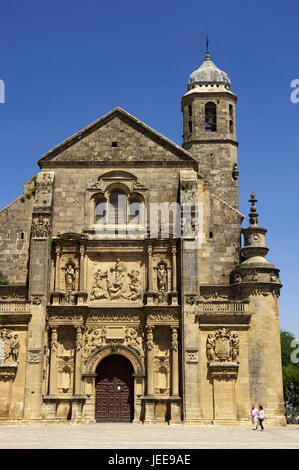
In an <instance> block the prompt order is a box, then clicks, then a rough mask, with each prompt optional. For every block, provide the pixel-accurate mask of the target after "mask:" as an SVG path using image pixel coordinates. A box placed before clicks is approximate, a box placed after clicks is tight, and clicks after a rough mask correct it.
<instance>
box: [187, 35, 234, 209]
mask: <svg viewBox="0 0 299 470" xmlns="http://www.w3.org/2000/svg"><path fill="white" fill-rule="evenodd" d="M230 85H231V82H230V79H229V77H228V75H227V74H226V73H225V72H223V71H222V70H220V69H219V68H218V67H216V65H215V64H214V62H213V61H212V60H211V58H210V53H209V52H208V42H207V52H206V58H205V61H204V62H203V64H202V65H201V66H200V67H199V68H198V69H197V70H195V71H194V72H193V73H192V74H191V75H190V78H189V82H188V91H187V93H186V94H185V95H184V96H183V98H182V113H183V120H184V134H183V139H184V140H183V145H182V146H183V148H184V149H186V150H188V151H189V152H190V153H191V154H192V155H193V156H194V158H195V159H196V160H197V161H198V162H199V172H200V174H201V175H202V176H204V177H205V178H206V179H207V181H208V183H209V185H210V187H211V191H212V192H213V193H214V194H216V196H218V197H220V198H221V199H223V200H224V202H226V203H227V204H229V205H230V206H232V207H234V208H238V206H239V187H238V175H239V171H238V165H237V148H238V142H237V140H236V117H235V116H236V114H235V108H236V101H237V96H236V95H235V94H234V93H232V92H231V91H230Z"/></svg>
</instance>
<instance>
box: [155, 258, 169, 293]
mask: <svg viewBox="0 0 299 470" xmlns="http://www.w3.org/2000/svg"><path fill="white" fill-rule="evenodd" d="M157 284H158V293H159V295H158V298H159V302H164V301H165V300H166V294H167V269H166V266H165V263H162V262H161V263H159V264H158V270H157Z"/></svg>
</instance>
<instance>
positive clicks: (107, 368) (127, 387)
mask: <svg viewBox="0 0 299 470" xmlns="http://www.w3.org/2000/svg"><path fill="white" fill-rule="evenodd" d="M133 372H134V370H133V367H132V364H131V363H130V361H129V360H128V359H126V358H125V357H123V356H120V355H113V356H109V357H106V358H105V359H103V361H101V362H100V364H99V366H98V369H97V378H96V416H95V418H96V421H97V422H101V423H105V422H106V423H108V422H114V423H126V422H130V421H132V420H133V413H134V379H133Z"/></svg>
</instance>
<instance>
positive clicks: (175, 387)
mask: <svg viewBox="0 0 299 470" xmlns="http://www.w3.org/2000/svg"><path fill="white" fill-rule="evenodd" d="M171 349H172V374H171V376H172V384H171V388H172V391H171V396H172V398H176V400H174V401H172V402H171V404H170V410H171V419H170V423H180V422H181V400H180V399H179V343H178V329H177V328H175V327H171Z"/></svg>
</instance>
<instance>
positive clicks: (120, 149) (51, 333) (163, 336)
mask: <svg viewBox="0 0 299 470" xmlns="http://www.w3.org/2000/svg"><path fill="white" fill-rule="evenodd" d="M236 100H237V97H236V95H235V94H234V93H232V92H231V91H230V80H229V78H228V76H227V74H226V73H224V72H222V71H221V70H219V69H218V68H217V67H216V66H215V64H214V63H213V62H212V60H211V59H210V56H209V54H208V53H207V55H206V59H205V61H204V62H203V64H202V65H201V67H200V68H199V69H197V70H196V71H195V72H193V73H192V74H191V76H190V79H189V83H188V91H187V93H186V94H185V95H184V96H183V98H182V113H183V121H184V135H183V145H182V147H180V146H178V145H176V144H174V143H173V142H171V141H170V140H168V139H167V138H165V137H164V136H162V135H161V134H159V133H158V132H156V131H154V130H153V129H151V128H150V127H148V126H147V125H145V124H144V123H142V122H141V121H139V120H138V119H136V118H135V117H133V116H131V115H130V114H128V113H127V112H126V111H124V110H122V109H120V108H116V109H114V110H113V111H111V112H110V113H108V114H106V115H105V116H103V117H102V118H100V119H99V120H97V121H96V122H94V123H92V124H91V125H89V126H88V127H86V128H84V129H83V130H81V131H80V132H78V133H77V134H75V135H73V136H72V137H70V138H69V139H67V140H66V141H64V142H63V143H62V144H60V145H58V146H56V147H55V148H53V149H52V150H50V151H49V152H47V153H46V154H45V155H44V156H43V157H42V158H41V159H40V160H39V162H38V163H39V166H40V172H39V173H38V174H37V175H36V176H35V177H33V178H32V179H31V180H30V181H28V182H27V183H26V184H25V185H24V195H23V196H21V197H19V198H18V199H17V200H16V201H14V202H13V203H12V204H10V205H9V206H7V207H6V208H4V209H3V210H2V211H1V212H0V222H1V227H0V250H1V251H0V253H1V257H0V271H1V273H2V277H1V281H0V282H1V286H0V423H34V422H45V423H56V422H59V421H65V422H67V421H71V422H74V423H94V422H111V421H112V422H125V421H131V422H133V423H159V422H169V423H179V422H184V423H194V424H210V423H215V424H244V425H247V426H248V424H249V417H248V412H249V408H250V405H251V403H252V402H255V403H256V404H259V403H261V404H263V406H264V409H265V414H266V417H267V420H268V423H269V424H273V425H284V424H285V417H284V406H283V393H282V373H281V359H280V334H279V314H278V296H279V292H280V288H281V282H280V280H279V270H278V269H276V267H275V266H274V265H273V264H271V263H269V262H268V261H267V260H266V258H265V256H266V254H267V252H268V248H267V247H266V244H265V233H266V229H264V228H262V227H260V226H259V224H258V214H257V211H256V205H255V203H256V199H255V196H254V194H252V195H251V198H250V203H251V208H250V217H249V226H248V227H247V228H245V229H242V228H241V224H242V221H243V219H244V216H243V215H242V214H241V213H240V212H239V201H238V192H239V191H238V173H239V172H238V165H237V147H238V143H237V141H236V118H235V106H236ZM241 234H242V235H243V237H244V242H243V243H242V244H241Z"/></svg>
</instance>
